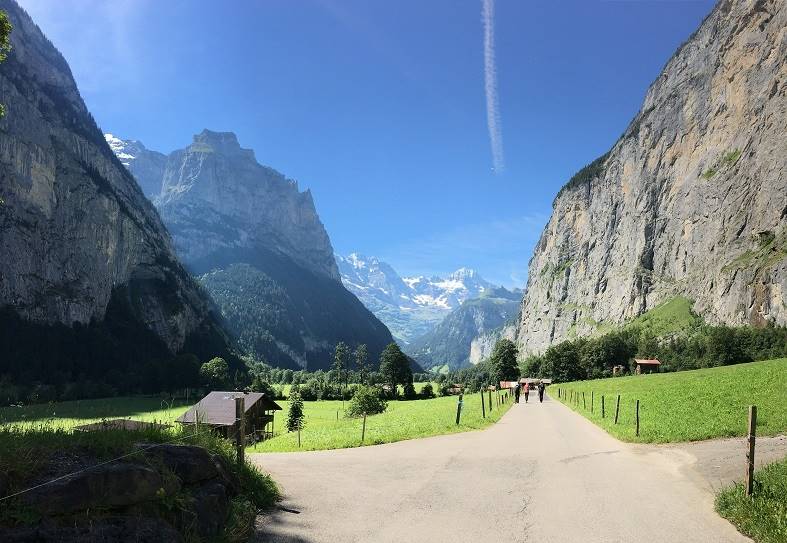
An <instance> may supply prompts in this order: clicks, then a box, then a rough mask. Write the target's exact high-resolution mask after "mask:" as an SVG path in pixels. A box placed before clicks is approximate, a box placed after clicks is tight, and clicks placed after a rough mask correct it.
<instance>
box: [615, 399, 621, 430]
mask: <svg viewBox="0 0 787 543" xmlns="http://www.w3.org/2000/svg"><path fill="white" fill-rule="evenodd" d="M619 413H620V394H618V401H617V403H616V404H615V424H617V423H618V414H619Z"/></svg>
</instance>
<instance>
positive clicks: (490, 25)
mask: <svg viewBox="0 0 787 543" xmlns="http://www.w3.org/2000/svg"><path fill="white" fill-rule="evenodd" d="M481 3H482V9H481V15H482V19H483V23H484V90H485V91H486V124H487V127H488V128H489V143H490V144H491V146H492V168H493V169H494V171H495V173H500V172H502V171H503V170H504V169H505V157H504V156H503V130H502V125H501V122H500V103H499V99H498V95H497V65H496V64H495V0H481Z"/></svg>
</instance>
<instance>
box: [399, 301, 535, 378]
mask: <svg viewBox="0 0 787 543" xmlns="http://www.w3.org/2000/svg"><path fill="white" fill-rule="evenodd" d="M521 300H522V292H521V291H519V290H514V291H510V290H507V289H505V288H503V287H498V288H491V289H487V290H486V291H485V292H483V293H482V294H481V295H480V296H479V297H477V298H472V299H469V300H465V301H464V302H463V303H462V305H460V306H459V307H458V308H456V309H454V310H453V311H451V313H449V314H448V315H447V316H446V317H445V318H444V319H443V320H442V321H441V322H440V323H438V324H437V325H436V326H435V327H434V328H433V329H432V330H430V331H429V332H427V333H426V334H424V335H423V336H421V337H418V338H416V339H415V340H414V341H413V342H412V343H411V344H410V345H408V346H407V347H406V348H405V351H406V352H407V354H409V355H410V356H412V357H413V358H415V359H416V360H417V361H418V363H419V364H421V366H423V367H424V368H428V369H434V370H436V371H445V369H449V370H456V369H460V368H463V367H467V366H468V365H470V364H471V363H478V362H479V361H480V360H476V361H475V362H473V360H472V357H473V349H472V345H473V343H474V342H477V341H478V339H479V338H480V337H485V336H487V335H489V334H492V333H493V332H496V331H497V330H498V329H499V328H501V327H502V326H503V325H504V324H506V323H510V322H511V321H513V320H514V319H516V317H517V315H518V312H519V304H520V303H521ZM478 354H479V353H478V352H477V353H476V356H478ZM487 356H488V355H487Z"/></svg>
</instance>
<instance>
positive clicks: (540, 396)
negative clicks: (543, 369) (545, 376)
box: [514, 382, 546, 403]
mask: <svg viewBox="0 0 787 543" xmlns="http://www.w3.org/2000/svg"><path fill="white" fill-rule="evenodd" d="M520 389H524V390H522V392H524V393H525V403H527V400H528V399H529V398H530V383H527V382H526V383H525V386H524V387H521V386H520V385H519V383H517V384H516V385H514V400H515V402H516V403H519V396H520ZM544 390H546V385H545V384H544V383H538V401H539V402H543V401H544Z"/></svg>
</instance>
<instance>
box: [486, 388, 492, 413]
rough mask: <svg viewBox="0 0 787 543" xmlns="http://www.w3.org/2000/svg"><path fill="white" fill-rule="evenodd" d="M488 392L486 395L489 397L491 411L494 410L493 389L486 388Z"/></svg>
mask: <svg viewBox="0 0 787 543" xmlns="http://www.w3.org/2000/svg"><path fill="white" fill-rule="evenodd" d="M486 392H487V394H486V395H487V396H488V397H489V412H490V413H491V412H492V389H491V388H488V389H486Z"/></svg>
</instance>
